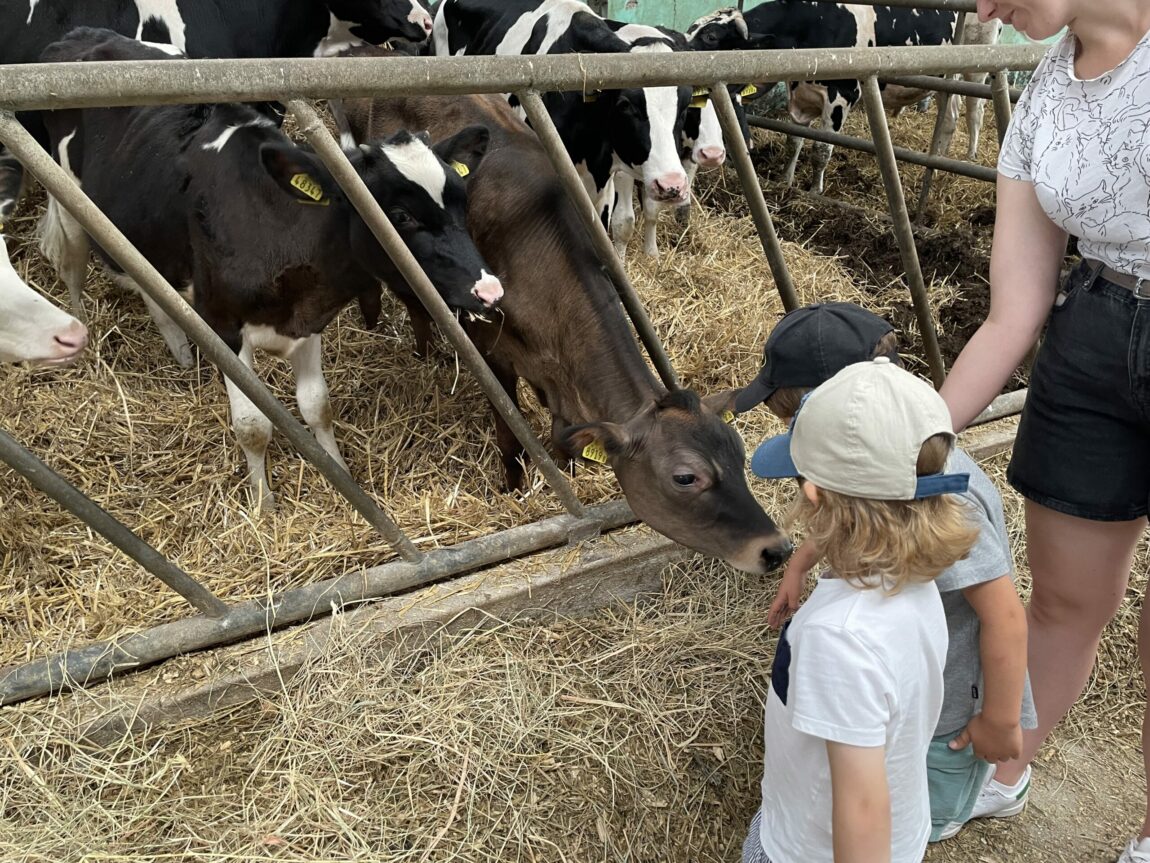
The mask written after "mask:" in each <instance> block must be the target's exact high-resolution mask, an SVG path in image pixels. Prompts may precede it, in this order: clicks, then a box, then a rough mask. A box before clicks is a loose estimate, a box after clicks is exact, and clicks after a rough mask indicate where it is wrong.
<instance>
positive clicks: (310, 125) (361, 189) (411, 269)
mask: <svg viewBox="0 0 1150 863" xmlns="http://www.w3.org/2000/svg"><path fill="white" fill-rule="evenodd" d="M287 105H288V110H290V111H291V113H292V114H293V115H294V116H295V118H296V120H297V121H299V125H300V131H302V132H303V134H304V135H305V136H306V137H307V139H308V141H309V142H310V143H311V145H312V146H313V147H315V149H316V153H318V154H319V157H320V158H321V159H323V161H324V164H325V165H327V167H328V170H330V171H331V173H332V176H333V177H335V181H336V182H337V183H339V185H340V188H342V189H343V190H344V191H345V192H346V193H347V196H348V198H349V199H350V201H351V203H352V206H354V207H355V209H356V211H357V212H358V213H359V214H360V216H362V217H363V220H364V222H366V223H367V226H368V228H370V229H371V232H372V233H373V234H374V235H375V238H376V239H377V240H379V243H380V245H381V246H383V248H384V250H385V251H386V252H387V254H388V255H389V256H390V257H391V260H392V261H393V262H394V263H395V265H396V267H398V268H399V271H400V273H402V274H403V277H404V278H405V279H406V280H407V283H408V284H409V285H411V288H412V290H414V291H415V293H416V295H417V296H418V297H419V300H420V302H422V303H423V307H424V308H425V309H427V311H428V313H429V314H430V315H431V317H432V318H433V319H434V320H435V323H436V324H438V325H439V328H440V330H442V331H443V334H444V335H446V336H447V339H448V341H450V342H451V345H452V347H454V348H455V350H456V351H457V352H458V353H459V356H460V358H461V359H462V360H463V362H464V363H465V364H466V365H467V367H468V368H469V369H471V373H472V374H473V375H475V377H476V379H477V380H478V381H479V385H480V387H481V388H482V389H483V392H484V394H485V395H486V396H487V398H488V399H490V400H491V403H492V404H493V405H494V406H495V409H496V410H497V411H498V412H499V415H500V416H501V417H502V418H503V420H504V421H505V422H506V423H507V425H508V426H510V428H511V430H512V432H514V433H515V437H516V438H517V439H518V440H519V442H520V443H521V444H523V448H524V449H525V450H527V453H528V455H530V456H531V458H532V459H533V460H534V461H535V464H536V465H537V466H538V467H539V470H540V471H541V472H542V473H543V476H544V478H545V479H546V480H547V484H548V485H550V486H551V488H552V490H553V491H554V492H555V494H556V495H558V497H559V500H560V501H561V502H562V503H563V506H564V508H565V509H566V510H567V511H568V512H569V513H571V515H574V516H577V517H581V516H582V515H583V504H582V503H580V501H579V497H578V495H576V494H575V489H574V488H572V486H571V483H570V482H569V481H568V479H567V477H566V476H565V475H564V473H563V471H562V470H560V468H559V466H558V465H557V464H555V460H554V459H552V458H551V455H550V453H548V452H547V448H546V447H545V446H543V443H542V442H541V441H540V440H539V438H538V437H536V436H535V432H533V431H532V430H531V426H530V425H528V424H527V421H526V420H525V419H524V418H523V415H522V414H521V413H520V412H519V409H518V408H516V407H515V404H514V403H513V402H512V401H511V398H510V396H508V394H507V391H506V390H504V389H503V385H502V384H501V383H500V382H499V379H498V378H496V377H495V373H494V372H493V371H491V367H490V366H489V365H487V361H486V360H484V359H483V355H482V354H481V353H479V349H478V348H476V347H475V344H474V343H473V342H472V341H471V339H470V338H469V337H468V335H467V333H466V332H464V330H463V327H462V326H460V324H459V321H458V320H456V318H455V315H454V314H453V313H452V311H451V309H449V308H448V307H447V303H445V302H444V301H443V298H442V297H441V296H440V295H439V293H438V292H437V291H436V290H435V286H434V285H432V284H431V280H430V279H428V278H427V274H426V273H424V272H423V268H422V267H421V266H420V265H419V262H418V261H416V260H415V257H414V256H413V255H412V254H411V251H410V250H409V249H408V248H407V246H406V245H405V244H404V242H403V239H402V238H401V237H400V236H399V233H398V232H397V231H396V230H395V227H394V226H393V225H392V224H391V222H389V221H388V220H387V217H386V216H385V215H384V214H383V210H381V209H380V206H379V203H378V202H377V201H376V200H375V198H373V197H372V196H371V192H370V191H369V190H368V188H367V186H366V185H364V182H363V179H362V178H361V177H360V176H359V174H357V173H356V172H355V168H353V167H352V165H351V162H349V161H348V159H347V156H346V155H345V154H344V152H343V150H342V149H340V146H339V144H338V143H337V142H336V140H335V138H334V137H332V134H331V132H329V131H328V129H327V127H326V126H324V124H323V121H322V120H320V118H319V115H318V114H316V112H315V109H314V108H312V106H311V105H309V104H308V103H307V102H304V101H302V100H300V99H293V100H291V101H289V102H288V103H287Z"/></svg>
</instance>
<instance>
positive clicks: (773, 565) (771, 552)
mask: <svg viewBox="0 0 1150 863" xmlns="http://www.w3.org/2000/svg"><path fill="white" fill-rule="evenodd" d="M794 550H795V547H794V545H792V544H791V541H790V540H789V539H787V537H785V536H784V537H783V538H782V539H781V540H779V541H777V542H774V543H772V544H771V545H768V546H765V547H764V548H763V566H764V567H766V571H767V572H771V571H773V570H776V569H778V568H779V567H780V566H782V565H783V564H784V563H786V562H787V559H788V558H789V557H790V556H791V553H792V552H793V551H794Z"/></svg>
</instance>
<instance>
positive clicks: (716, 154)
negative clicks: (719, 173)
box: [695, 147, 727, 168]
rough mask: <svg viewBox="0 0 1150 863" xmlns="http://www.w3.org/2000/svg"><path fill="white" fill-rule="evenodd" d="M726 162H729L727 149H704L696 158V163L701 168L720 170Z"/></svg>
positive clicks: (701, 149)
mask: <svg viewBox="0 0 1150 863" xmlns="http://www.w3.org/2000/svg"><path fill="white" fill-rule="evenodd" d="M725 161H727V150H726V148H725V147H702V148H700V150H699V151H698V153H697V154H696V157H695V162H696V163H697V164H698V166H699V167H700V168H719V167H721V166H722V164H723V162H725Z"/></svg>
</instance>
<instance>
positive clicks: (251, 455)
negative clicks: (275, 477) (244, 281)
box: [224, 338, 275, 511]
mask: <svg viewBox="0 0 1150 863" xmlns="http://www.w3.org/2000/svg"><path fill="white" fill-rule="evenodd" d="M239 356H240V360H242V361H243V364H244V365H246V366H247V367H248V368H249V369H250V368H251V367H252V346H251V344H250V343H249V342H248V340H247V338H244V339H243V341H242V343H241V345H240V351H239ZM224 383H225V384H226V386H227V389H228V402H229V403H230V404H231V409H232V430H233V431H235V433H236V440H238V441H239V443H240V449H242V450H243V451H244V458H246V459H247V462H248V482H249V483H251V488H252V497H253V500H254V502H255V504H256V506H257V508H258V509H260V510H261V511H262V510H268V511H271V510H273V509H275V496H274V495H273V494H272V490H271V486H270V485H269V484H268V474H267V453H268V444H269V443H271V439H272V421H271V420H269V419H268V418H267V417H266V416H264V415H263V412H262V411H260V409H259V408H257V407H256V406H255V404H254V403H252V401H251V400H250V399H249V398H248V397H247V396H246V395H244V393H243V391H242V390H240V388H239V387H237V386H236V385H235V384H234V383H232V381H231V379H230V378H227V377H225V378H224Z"/></svg>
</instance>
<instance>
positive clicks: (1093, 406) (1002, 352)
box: [942, 0, 1150, 863]
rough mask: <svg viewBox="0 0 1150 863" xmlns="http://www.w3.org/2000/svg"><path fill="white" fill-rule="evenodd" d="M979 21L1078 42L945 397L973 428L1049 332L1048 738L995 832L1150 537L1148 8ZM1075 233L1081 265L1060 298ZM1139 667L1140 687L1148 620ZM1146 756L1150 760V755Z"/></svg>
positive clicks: (1101, 7)
mask: <svg viewBox="0 0 1150 863" xmlns="http://www.w3.org/2000/svg"><path fill="white" fill-rule="evenodd" d="M978 14H979V18H980V19H982V20H983V21H986V20H989V19H990V18H994V17H997V18H1001V19H1002V20H1003V21H1004V22H1006V23H1008V24H1013V25H1014V27H1015V28H1017V29H1018V30H1021V31H1022V32H1023V33H1025V34H1026V35H1028V36H1030V37H1031V38H1034V39H1045V38H1047V37H1049V36H1052V35H1054V34H1055V33H1057V32H1058V31H1059V30H1061V29H1062V28H1063V27H1068V28H1069V32H1068V34H1067V35H1066V37H1065V38H1064V39H1062V40H1061V41H1060V42H1059V43H1058V44H1056V45H1055V46H1054V47H1052V48H1051V50H1050V52H1049V53H1048V54H1047V56H1046V58H1045V59H1044V60H1043V62H1042V64H1041V65H1040V66H1039V68H1038V70H1037V71H1036V72H1035V75H1034V78H1033V79H1032V81H1031V83H1030V85H1029V87H1028V88H1027V91H1026V93H1025V94H1024V96H1023V98H1022V99H1021V100H1020V101H1019V104H1018V108H1017V110H1016V113H1015V115H1014V119H1013V121H1012V123H1011V126H1010V129H1009V131H1008V133H1007V136H1006V140H1005V141H1004V143H1003V148H1002V154H1001V156H1000V158H999V163H998V170H999V176H998V210H997V219H996V223H995V229H994V247H993V251H992V253H991V261H990V291H991V307H990V314H989V316H988V317H987V319H986V322H985V323H983V325H982V327H981V328H980V329H979V330H978V332H977V333H975V335H974V337H973V338H972V339H971V340H970V343H969V344H968V345H967V346H966V348H965V349H964V350H963V352H962V354H961V356H959V358H958V360H957V361H956V362H955V364H954V369H953V370H952V371H951V374H950V377H949V378H948V379H947V381H946V383H945V385H944V386H943V388H942V394H943V397H944V398H945V399H946V401H947V403H948V405H949V407H950V410H951V415H952V417H953V419H954V422H955V427H956V428H962V427H964V426H965V425H966V424H967V423H969V422H970V420H971V419H973V418H974V417H975V415H977V414H978V412H979V411H980V410H982V408H984V407H985V406H986V405H987V404H988V403H989V402H990V401H991V400H992V398H993V397H994V396H995V395H997V394H998V392H999V391H1000V390H1001V388H1002V386H1003V385H1004V384H1005V383H1006V381H1007V380H1008V378H1009V377H1010V375H1011V373H1012V372H1013V371H1014V370H1015V368H1016V367H1017V366H1018V364H1019V363H1020V362H1021V360H1022V358H1023V357H1024V356H1025V354H1026V352H1027V351H1028V350H1029V349H1030V347H1031V345H1033V344H1034V342H1035V341H1036V339H1037V338H1038V335H1039V333H1040V331H1041V330H1042V326H1043V324H1044V323H1045V322H1046V320H1047V318H1048V317H1049V319H1050V325H1049V327H1048V329H1047V334H1046V337H1045V339H1044V341H1043V345H1042V349H1041V351H1040V352H1039V355H1038V359H1037V361H1036V363H1035V367H1034V371H1033V373H1032V375H1031V383H1030V394H1029V398H1028V400H1027V404H1026V409H1025V410H1024V412H1023V416H1022V422H1021V425H1020V427H1019V432H1018V438H1017V441H1016V443H1015V447H1014V457H1013V459H1012V461H1011V465H1010V471H1009V473H1008V478H1009V480H1010V482H1011V484H1012V485H1013V486H1014V487H1015V488H1016V489H1018V491H1019V492H1021V493H1022V495H1023V496H1024V497H1025V498H1026V531H1027V554H1028V557H1029V561H1030V569H1031V573H1032V576H1033V581H1034V590H1033V596H1032V599H1031V603H1030V607H1029V609H1028V611H1027V617H1028V622H1029V627H1030V636H1029V663H1030V679H1031V682H1032V684H1033V688H1034V701H1035V705H1036V707H1037V709H1038V727H1037V729H1035V730H1033V731H1030V732H1027V733H1026V735H1025V737H1024V742H1023V748H1022V753H1021V757H1020V758H1018V759H1017V760H1014V761H1009V762H1004V763H1003V764H1001V765H999V767H998V770H997V772H996V774H995V778H994V781H992V782H990V783H989V784H988V785H987V787H986V788H984V789H983V794H982V795H981V798H980V800H979V804H978V806H977V807H976V810H975V816H976V817H977V816H983V817H987V816H998V817H1001V816H1004V815H1013V814H1016V813H1017V812H1020V811H1021V810H1022V808H1023V806H1024V805H1025V802H1026V792H1027V787H1028V782H1029V776H1030V768H1029V762H1030V760H1031V759H1032V758H1033V757H1034V754H1035V752H1036V751H1037V750H1038V748H1039V747H1040V746H1041V744H1042V742H1043V740H1044V739H1045V737H1046V735H1047V734H1048V733H1049V732H1050V730H1051V729H1052V728H1053V727H1054V726H1055V725H1057V724H1058V722H1059V721H1060V720H1061V719H1062V717H1063V716H1064V715H1065V714H1066V712H1067V710H1069V709H1070V706H1071V705H1072V704H1073V703H1074V702H1075V701H1076V700H1077V698H1078V696H1079V695H1080V694H1081V692H1082V689H1083V687H1084V686H1085V685H1086V681H1087V679H1088V677H1089V675H1090V670H1091V668H1092V666H1093V664H1094V658H1095V655H1096V653H1097V648H1098V641H1099V637H1100V635H1101V632H1102V629H1103V627H1104V626H1105V625H1106V623H1107V622H1108V621H1109V620H1110V618H1111V617H1112V616H1113V615H1114V613H1115V611H1116V610H1117V608H1118V606H1119V604H1120V603H1121V601H1122V598H1123V595H1124V592H1125V589H1126V583H1127V580H1128V578H1129V575H1130V567H1131V564H1132V561H1133V556H1134V551H1135V547H1136V545H1137V543H1138V541H1139V538H1140V537H1141V535H1142V533H1143V531H1144V530H1145V529H1146V523H1147V520H1146V515H1147V510H1148V507H1150V32H1148V31H1150V0H1106V2H1098V0H999V2H996V0H978ZM1071 234H1073V235H1074V236H1076V237H1077V238H1078V248H1079V251H1080V252H1081V253H1082V255H1083V257H1084V258H1085V259H1086V260H1084V262H1083V264H1082V265H1081V266H1079V267H1078V268H1077V269H1076V270H1075V271H1074V272H1073V273H1071V275H1070V276H1069V277H1068V278H1067V280H1066V282H1065V283H1064V284H1063V285H1062V287H1061V290H1059V286H1058V280H1059V272H1060V267H1061V264H1062V260H1063V255H1064V253H1065V250H1066V244H1067V238H1068V236H1069V235H1071ZM1142 280H1145V281H1142ZM1139 652H1140V654H1141V660H1142V669H1143V676H1144V678H1145V677H1147V676H1148V674H1150V615H1148V613H1147V611H1146V609H1145V606H1144V607H1143V620H1142V626H1141V630H1140V634H1139ZM1143 740H1144V741H1147V742H1150V724H1147V722H1146V721H1145V720H1144V724H1143ZM1143 750H1144V754H1145V755H1147V756H1150V745H1148V746H1144V747H1143ZM1147 837H1150V802H1148V813H1147V819H1146V821H1145V822H1144V823H1143V826H1142V830H1141V833H1140V834H1139V836H1137V837H1135V838H1134V839H1133V840H1131V841H1130V843H1129V844H1128V845H1127V847H1126V849H1125V850H1124V851H1123V852H1122V855H1121V856H1120V857H1119V863H1150V838H1147Z"/></svg>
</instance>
